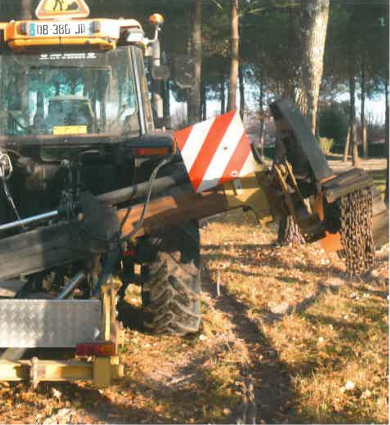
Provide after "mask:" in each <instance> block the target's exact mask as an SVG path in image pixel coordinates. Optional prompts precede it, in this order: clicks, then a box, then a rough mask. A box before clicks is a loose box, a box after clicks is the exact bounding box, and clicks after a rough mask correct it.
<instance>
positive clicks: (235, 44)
mask: <svg viewBox="0 0 390 425" xmlns="http://www.w3.org/2000/svg"><path fill="white" fill-rule="evenodd" d="M230 25H231V27H230V31H231V34H230V50H231V51H230V77H229V97H228V111H234V110H236V109H237V80H238V74H239V63H240V56H239V55H240V32H239V16H238V0H230Z"/></svg>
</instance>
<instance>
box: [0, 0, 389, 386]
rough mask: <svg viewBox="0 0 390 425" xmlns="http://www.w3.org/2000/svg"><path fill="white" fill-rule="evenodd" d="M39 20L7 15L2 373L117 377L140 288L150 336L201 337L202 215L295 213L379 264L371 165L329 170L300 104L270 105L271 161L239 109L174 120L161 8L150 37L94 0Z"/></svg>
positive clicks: (64, 2) (69, 2)
mask: <svg viewBox="0 0 390 425" xmlns="http://www.w3.org/2000/svg"><path fill="white" fill-rule="evenodd" d="M36 15H37V18H38V19H37V20H23V21H12V22H10V23H1V24H0V35H1V38H0V73H1V80H0V185H1V193H0V349H1V360H0V380H11V381H12V380H26V379H32V381H33V382H34V383H35V384H37V383H38V382H40V381H61V380H75V379H84V380H85V379H91V380H93V382H94V383H95V385H96V386H98V387H103V386H107V385H109V384H110V382H111V380H112V379H115V378H118V377H120V376H121V374H122V372H123V371H122V368H121V365H120V359H119V357H118V345H119V344H120V343H121V332H120V329H119V327H118V324H117V319H116V302H117V299H118V298H120V297H123V295H124V293H125V291H126V287H127V285H128V284H129V283H134V282H138V283H139V284H140V285H141V287H142V303H143V325H144V328H145V330H146V331H149V332H153V333H156V334H162V333H165V334H176V335H185V334H188V333H194V332H197V331H198V329H199V324H200V320H201V317H200V301H199V295H200V292H201V276H200V240H199V228H198V223H197V220H199V219H201V218H204V217H209V216H212V215H214V214H218V213H222V212H225V211H228V210H230V209H235V208H243V209H252V210H253V211H254V212H255V213H256V215H257V216H258V218H259V220H261V221H270V220H272V219H274V218H276V219H278V217H279V216H280V215H286V214H287V215H292V216H293V217H294V220H295V221H296V223H297V224H298V225H299V227H300V229H301V232H302V234H303V236H304V237H305V239H306V241H307V242H314V241H318V240H321V241H322V242H323V246H324V247H325V248H326V249H327V250H328V251H332V250H333V251H339V252H340V254H341V255H342V256H343V257H344V258H345V259H346V261H347V266H348V268H349V270H351V272H354V273H363V272H365V271H367V270H369V269H370V268H371V267H373V265H374V262H375V246H376V245H377V246H379V245H381V244H383V243H385V242H386V241H387V239H388V237H387V223H388V221H387V220H388V212H387V209H386V207H385V206H384V204H383V202H382V200H381V197H380V196H379V194H378V193H377V192H376V191H375V189H374V188H373V182H372V179H371V178H370V177H369V176H368V175H367V174H366V173H365V172H364V171H362V170H358V169H353V170H352V171H350V172H348V173H345V174H342V175H338V176H337V175H335V174H334V173H333V172H332V170H331V169H330V168H329V166H328V164H327V162H326V159H325V157H324V155H323V154H322V152H321V149H320V147H319V145H318V142H317V140H316V139H315V137H314V136H313V135H312V134H311V133H310V131H309V130H308V128H307V126H306V123H305V119H304V117H303V116H302V115H301V114H300V113H299V112H298V110H297V108H296V107H295V105H294V104H293V103H292V102H290V101H289V100H286V99H283V100H280V101H277V102H275V103H273V104H272V105H271V111H272V114H273V116H274V118H275V122H276V126H277V128H278V140H277V144H276V154H275V158H274V162H273V164H272V166H270V165H268V164H265V163H263V161H262V158H261V156H260V155H259V152H258V149H257V147H256V146H251V145H250V144H249V141H248V138H247V137H246V134H245V130H244V127H243V124H242V122H241V119H240V116H239V114H238V113H236V112H234V111H233V112H230V113H228V114H225V115H223V116H221V117H215V118H212V119H210V120H207V121H205V122H201V123H198V124H196V125H194V126H191V127H189V128H186V129H184V130H181V131H177V132H172V131H169V130H167V129H166V128H165V126H167V123H168V122H169V120H167V119H166V118H167V117H164V116H163V107H162V98H161V96H160V94H159V93H158V90H154V92H153V93H152V96H149V93H148V82H147V78H146V75H147V74H148V75H150V76H151V78H152V79H153V80H154V81H159V80H161V79H163V78H166V77H167V76H168V70H167V68H165V67H164V66H161V60H160V45H159V32H160V30H161V26H162V24H163V22H164V20H163V17H162V16H161V15H159V14H155V15H152V16H151V18H150V24H151V25H152V26H153V27H154V35H153V37H152V38H151V39H149V38H147V37H146V35H145V33H144V31H143V29H142V27H141V25H140V24H139V23H138V22H137V21H135V20H133V19H118V20H112V19H90V18H89V8H88V6H87V5H86V3H85V2H84V1H83V0H60V1H56V0H42V1H41V3H40V4H39V6H38V9H37V11H36ZM145 58H149V59H150V60H149V63H150V69H149V71H150V72H149V73H146V71H145V69H144V63H145ZM178 77H180V76H178ZM154 86H156V84H155V85H154ZM157 86H158V84H157ZM136 266H137V267H136ZM136 268H137V269H138V268H140V269H141V273H138V274H137V273H135V269H136ZM37 349H39V350H40V351H39V352H40V353H41V352H42V350H44V352H45V354H44V356H42V355H40V357H44V358H39V359H38V355H37V351H36V350H37ZM53 349H56V350H57V351H58V349H60V350H61V352H62V354H63V357H65V358H64V359H62V360H54V359H53V358H51V357H50V356H51V353H52V351H51V350H53ZM65 354H66V355H65Z"/></svg>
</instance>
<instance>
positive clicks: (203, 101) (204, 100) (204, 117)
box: [200, 81, 207, 121]
mask: <svg viewBox="0 0 390 425" xmlns="http://www.w3.org/2000/svg"><path fill="white" fill-rule="evenodd" d="M201 86H202V89H201V95H202V99H201V113H200V116H201V119H202V120H203V121H205V120H207V97H206V92H207V86H206V83H204V82H203V81H202V85H201Z"/></svg>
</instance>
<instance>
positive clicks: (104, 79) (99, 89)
mask: <svg viewBox="0 0 390 425" xmlns="http://www.w3.org/2000/svg"><path fill="white" fill-rule="evenodd" d="M136 99H137V98H136V93H135V84H134V73H133V67H132V61H131V54H130V49H129V48H127V47H126V48H120V49H117V50H114V51H110V52H85V53H83V52H78V53H74V52H73V53H66V52H61V53H44V54H41V53H36V54H35V53H34V54H31V53H29V54H3V55H1V56H0V135H1V136H28V135H53V136H62V135H70V134H71V135H92V134H97V135H125V134H128V133H130V132H131V131H138V130H139V121H138V118H137V112H138V105H137V100H136Z"/></svg>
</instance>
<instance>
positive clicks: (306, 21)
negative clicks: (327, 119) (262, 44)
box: [295, 0, 329, 134]
mask: <svg viewBox="0 0 390 425" xmlns="http://www.w3.org/2000/svg"><path fill="white" fill-rule="evenodd" d="M328 20H329V0H310V1H305V2H302V4H301V10H300V29H299V46H300V49H299V50H300V54H299V56H298V59H299V60H298V63H297V72H296V75H297V78H298V84H296V85H295V100H296V103H297V105H298V107H299V109H300V110H301V112H302V113H303V114H304V115H305V116H306V119H307V122H308V124H309V127H310V129H311V131H312V133H313V134H316V126H317V111H318V102H319V93H320V86H321V80H322V74H323V63H324V53H325V42H326V35H327V27H328Z"/></svg>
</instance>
